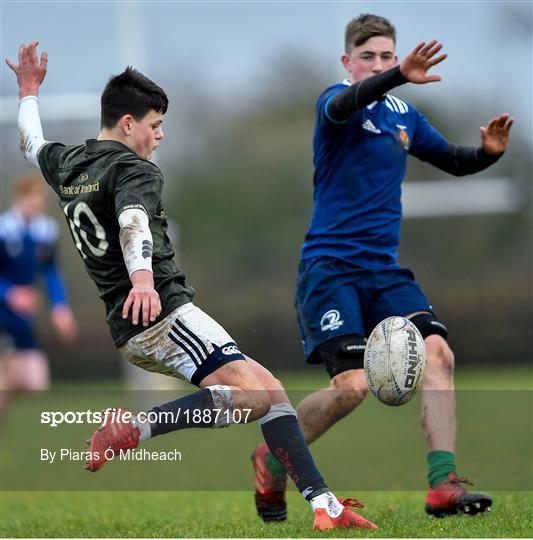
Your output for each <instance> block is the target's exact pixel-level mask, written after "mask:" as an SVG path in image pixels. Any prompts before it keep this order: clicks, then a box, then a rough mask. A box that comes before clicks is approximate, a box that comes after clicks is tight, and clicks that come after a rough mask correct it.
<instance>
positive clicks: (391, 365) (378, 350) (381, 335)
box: [364, 317, 426, 406]
mask: <svg viewBox="0 0 533 540" xmlns="http://www.w3.org/2000/svg"><path fill="white" fill-rule="evenodd" d="M364 362H365V364H364V367H365V375H366V380H367V382H368V387H369V388H370V390H371V391H372V393H373V394H374V395H375V396H376V397H377V398H378V399H379V401H381V402H382V403H385V405H391V406H398V405H403V404H404V403H407V402H408V401H409V400H410V399H411V398H412V397H413V396H414V395H415V394H416V390H417V388H418V386H419V384H420V383H421V381H422V376H423V374H424V368H425V367H426V347H425V346H424V339H423V338H422V336H421V334H420V332H419V331H418V328H417V327H416V326H415V325H414V324H413V323H412V322H411V321H409V320H408V319H404V318H403V317H389V318H388V319H385V320H384V321H381V322H380V323H379V324H378V325H377V326H376V328H374V330H372V333H371V334H370V337H369V338H368V341H367V343H366V348H365V360H364Z"/></svg>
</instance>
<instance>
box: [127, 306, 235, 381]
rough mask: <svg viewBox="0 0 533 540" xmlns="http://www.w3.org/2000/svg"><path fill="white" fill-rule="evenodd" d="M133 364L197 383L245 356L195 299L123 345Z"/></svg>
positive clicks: (128, 358)
mask: <svg viewBox="0 0 533 540" xmlns="http://www.w3.org/2000/svg"><path fill="white" fill-rule="evenodd" d="M119 351H120V352H121V353H122V355H123V356H124V357H125V358H126V359H127V360H128V361H129V362H131V363H132V364H133V365H135V366H138V367H140V368H143V369H146V370H147V371H153V372H155V373H162V374H164V375H170V376H171V377H177V378H179V379H185V380H187V381H189V382H191V383H193V384H196V385H197V386H198V385H199V384H200V381H201V380H202V379H204V378H205V377H207V375H209V374H210V373H213V371H215V370H217V369H218V368H219V367H221V366H223V365H224V364H227V363H228V362H233V361H234V360H245V357H244V355H243V354H242V353H241V351H240V350H239V348H238V347H237V345H236V343H235V342H234V341H233V339H232V338H231V336H230V335H229V334H228V333H227V332H226V331H225V330H224V328H222V326H220V324H218V323H217V322H216V321H215V320H214V319H212V318H211V317H210V316H209V315H207V314H206V313H204V312H203V311H202V310H201V309H200V308H198V307H196V306H195V305H194V304H193V303H192V302H190V303H188V304H185V305H183V306H180V307H179V308H177V309H175V310H174V311H173V312H172V313H170V315H167V316H166V317H165V318H164V319H163V320H162V321H160V322H159V323H157V324H156V325H155V326H152V327H150V328H148V329H147V330H145V331H144V332H141V333H140V334H137V335H135V336H133V337H132V338H130V339H129V340H128V341H127V342H126V343H125V344H124V345H122V346H121V347H119Z"/></svg>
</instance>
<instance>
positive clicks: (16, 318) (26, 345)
mask: <svg viewBox="0 0 533 540" xmlns="http://www.w3.org/2000/svg"><path fill="white" fill-rule="evenodd" d="M32 322H33V321H32V319H26V318H24V317H21V316H20V315H17V314H16V313H15V312H14V311H13V310H11V309H10V308H9V307H8V306H6V304H5V303H4V302H0V334H5V335H7V336H8V337H9V338H10V339H11V341H12V342H13V345H14V346H15V348H17V349H38V348H39V345H38V343H37V340H36V339H35V334H34V332H33V328H32Z"/></svg>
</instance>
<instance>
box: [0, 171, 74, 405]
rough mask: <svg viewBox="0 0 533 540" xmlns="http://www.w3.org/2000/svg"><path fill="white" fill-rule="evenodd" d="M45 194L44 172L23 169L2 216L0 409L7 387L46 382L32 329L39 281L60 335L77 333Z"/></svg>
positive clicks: (66, 337) (24, 387) (25, 387)
mask: <svg viewBox="0 0 533 540" xmlns="http://www.w3.org/2000/svg"><path fill="white" fill-rule="evenodd" d="M47 195H48V194H47V190H46V187H45V186H44V183H43V179H42V176H41V175H40V174H39V173H38V172H37V171H35V172H34V171H28V172H25V173H24V174H23V175H22V176H20V177H19V178H18V179H17V180H16V181H15V184H14V187H13V204H12V206H11V208H9V209H8V210H7V211H6V212H4V213H3V214H0V334H1V335H3V337H4V340H5V341H6V344H5V345H3V346H2V351H1V358H0V379H1V391H2V392H1V394H2V395H1V396H0V408H1V409H2V410H3V408H4V406H5V404H6V397H7V395H8V393H9V391H12V390H13V391H15V390H27V391H30V390H44V389H46V388H48V385H49V380H50V374H49V370H48V361H47V359H46V356H45V354H44V353H43V352H42V351H41V349H40V347H39V343H38V341H37V338H36V335H35V329H34V325H35V316H36V314H37V311H38V309H39V305H40V295H39V289H38V286H39V281H43V282H44V283H45V284H46V289H47V292H48V297H49V299H50V303H51V308H50V317H51V321H52V325H53V327H54V329H55V330H56V332H57V333H58V335H59V337H60V338H61V339H62V340H63V341H64V342H67V343H72V342H73V341H74V340H75V339H76V337H77V333H78V328H77V325H76V321H75V319H74V316H73V315H72V311H71V310H70V308H69V305H68V302H67V295H66V289H65V284H64V281H63V278H62V277H61V273H60V271H59V268H58V266H57V257H56V251H57V243H58V238H59V233H58V227H57V224H56V222H55V221H54V220H53V219H52V218H51V217H49V216H47V215H46V214H45V213H44V212H45V210H46V199H47Z"/></svg>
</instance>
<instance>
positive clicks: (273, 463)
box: [266, 454, 287, 478]
mask: <svg viewBox="0 0 533 540" xmlns="http://www.w3.org/2000/svg"><path fill="white" fill-rule="evenodd" d="M266 468H267V469H268V472H269V473H270V474H271V475H272V476H274V477H276V478H281V477H283V476H285V475H286V474H287V473H286V472H285V469H284V468H283V467H282V466H281V465H280V462H279V461H278V460H277V459H276V458H275V457H274V456H273V455H272V454H268V456H267V457H266Z"/></svg>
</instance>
